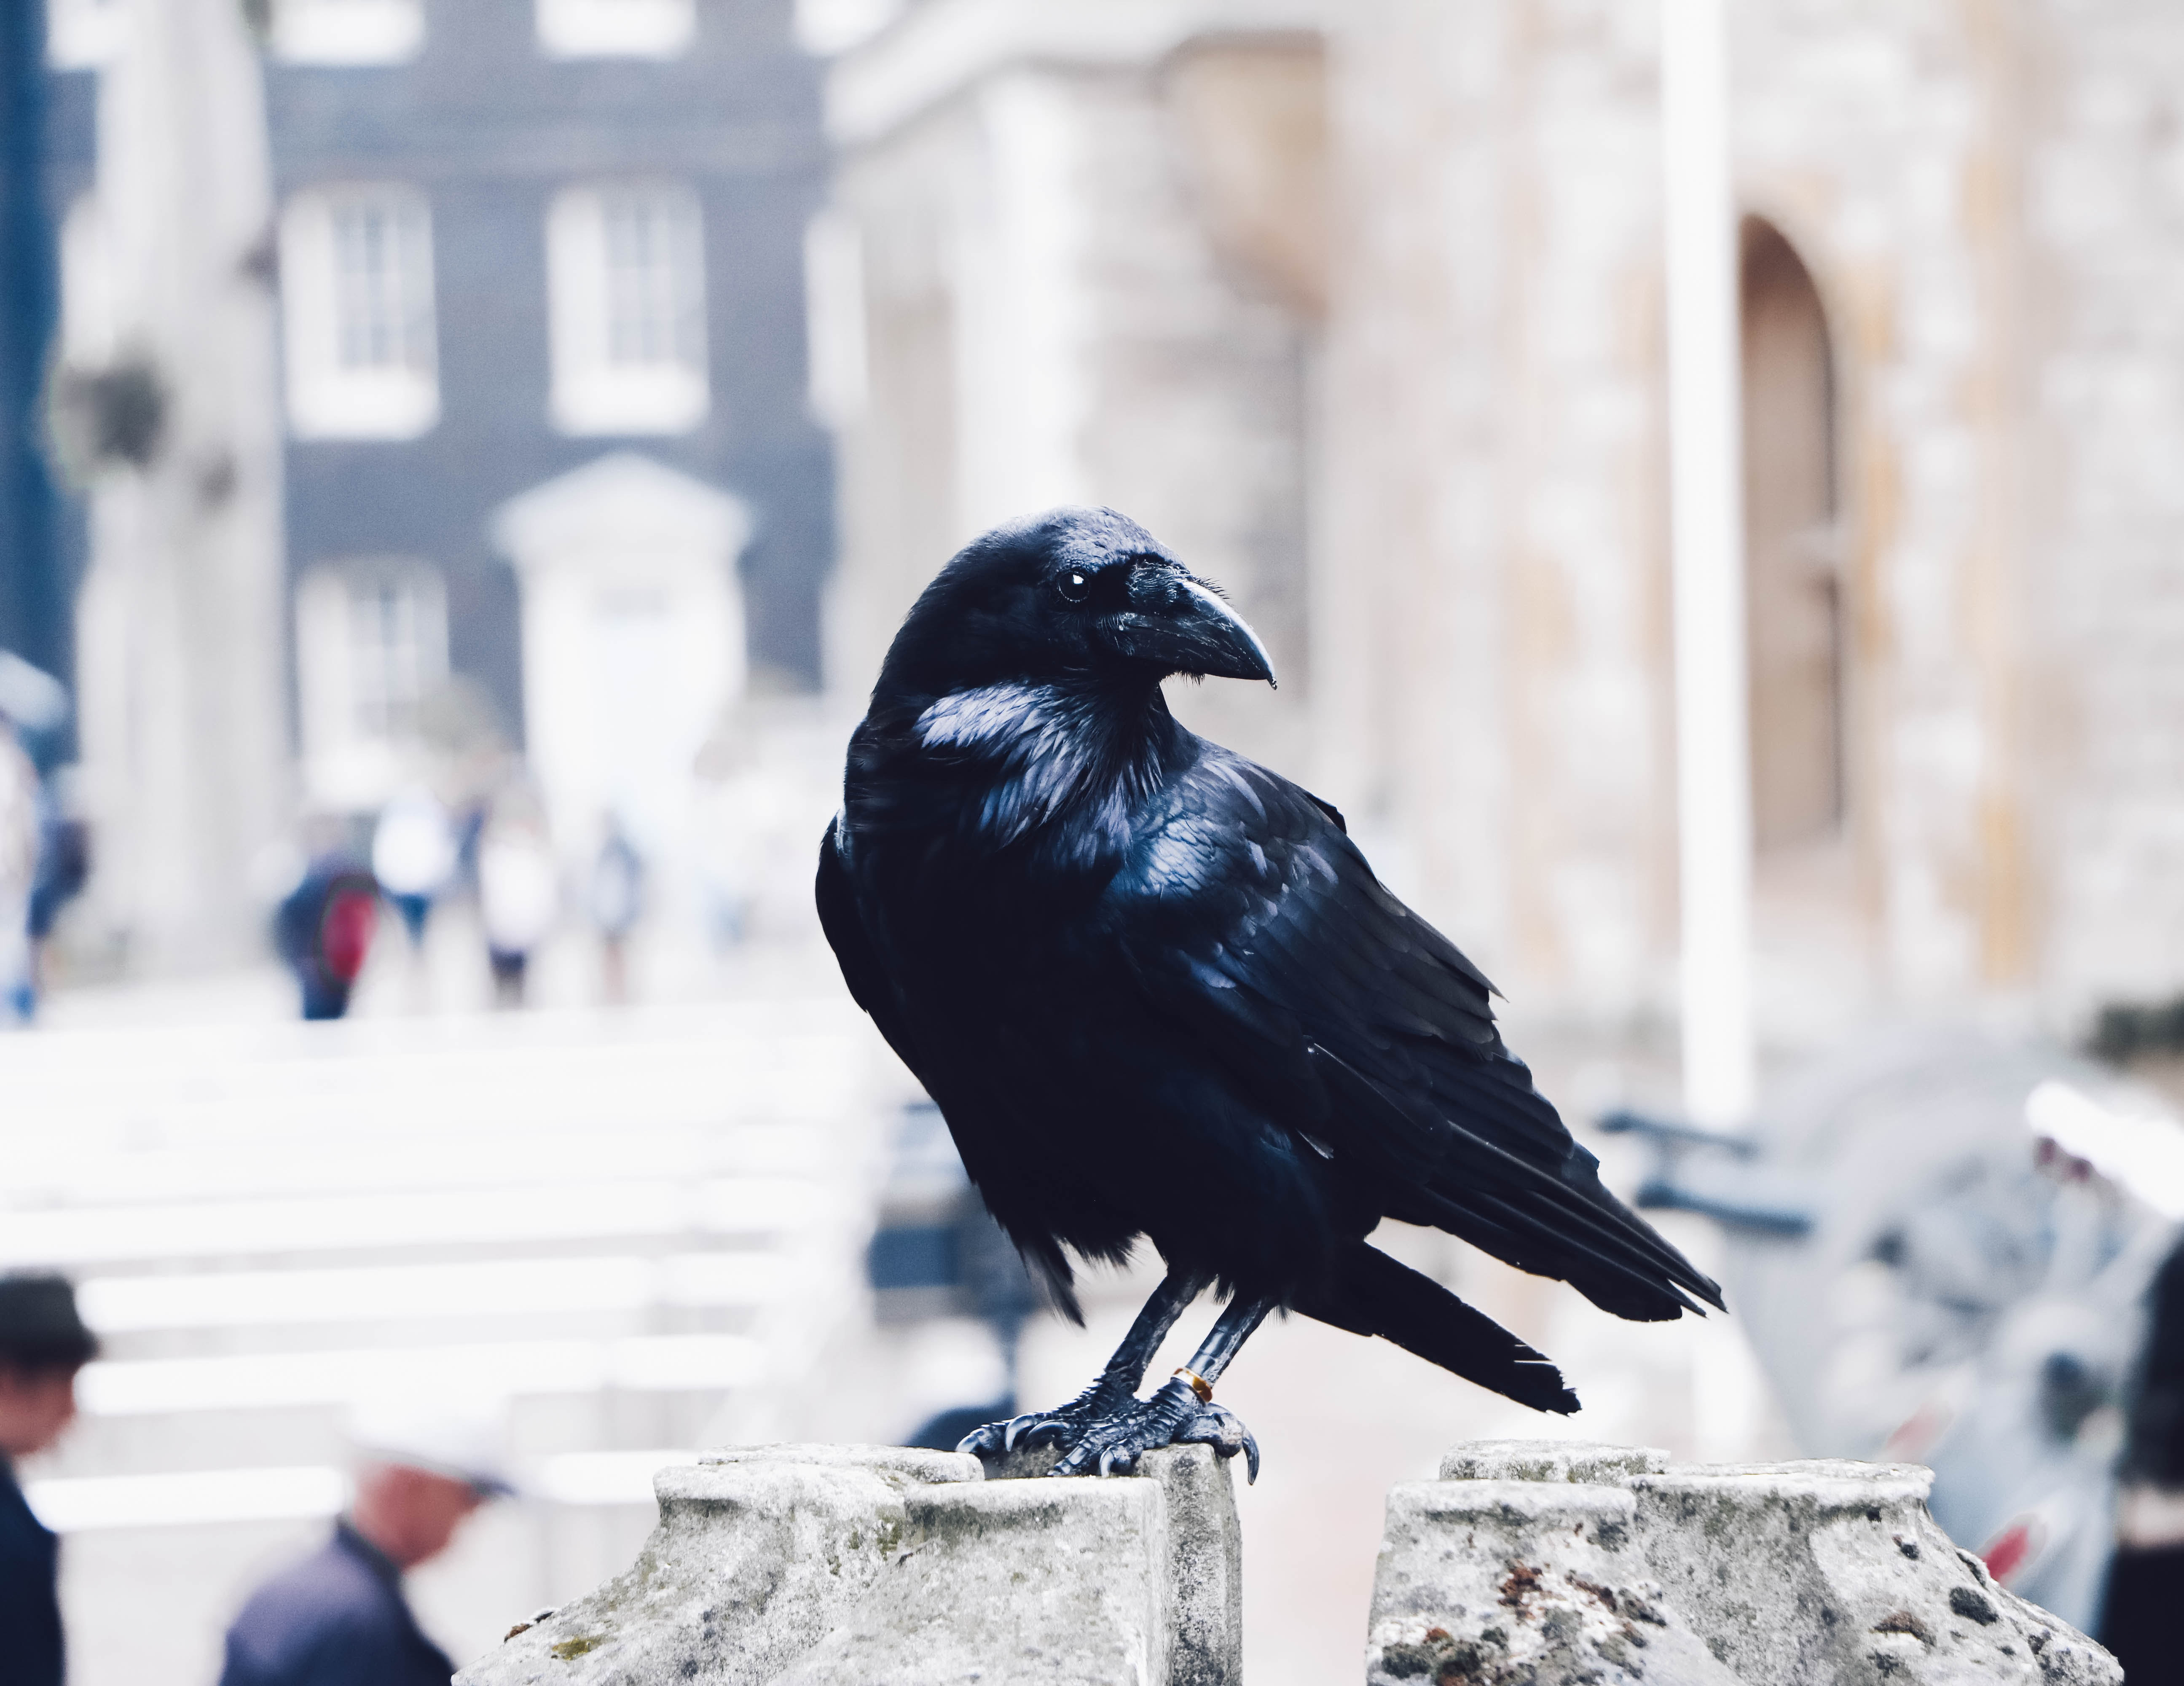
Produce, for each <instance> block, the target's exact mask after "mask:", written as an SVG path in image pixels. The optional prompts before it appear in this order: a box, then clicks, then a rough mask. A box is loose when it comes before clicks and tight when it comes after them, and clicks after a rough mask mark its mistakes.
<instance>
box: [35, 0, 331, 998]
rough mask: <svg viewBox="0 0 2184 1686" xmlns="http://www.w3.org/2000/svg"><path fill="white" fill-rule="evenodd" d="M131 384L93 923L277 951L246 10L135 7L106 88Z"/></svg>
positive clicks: (256, 120) (282, 723)
mask: <svg viewBox="0 0 2184 1686" xmlns="http://www.w3.org/2000/svg"><path fill="white" fill-rule="evenodd" d="M98 156H99V165H98V188H97V192H98V200H99V206H100V212H101V215H102V218H103V222H104V226H105V228H106V231H107V238H108V241H109V248H110V249H109V261H110V262H111V265H112V267H113V275H114V307H115V309H114V314H115V318H116V321H115V324H114V328H115V334H114V338H115V347H114V351H115V357H116V360H117V361H116V366H117V367H124V366H125V367H126V368H128V369H131V370H132V371H136V379H137V381H138V382H139V384H140V385H141V386H142V388H143V390H144V391H145V392H147V393H148V394H151V396H150V397H149V398H148V403H149V404H150V405H151V406H152V407H153V412H154V414H153V419H152V420H151V422H150V423H149V427H148V430H147V431H146V432H145V433H144V434H143V436H142V438H139V439H137V440H136V449H134V450H133V451H132V452H131V453H130V454H128V455H126V456H125V458H124V459H123V460H121V461H117V462H114V463H112V464H109V465H105V466H103V467H102V469H101V472H100V477H99V480H98V483H97V488H96V489H95V492H94V494H93V498H92V522H91V529H92V556H91V564H90V569H89V572H88V576H87V578H86V581H85V583H84V588H83V595H82V599H81V606H80V611H79V616H78V629H77V674H78V684H79V689H80V693H81V722H82V751H83V756H84V763H85V771H86V775H87V777H88V780H89V784H90V792H89V794H90V799H91V804H92V819H93V822H94V824H95V825H96V827H97V860H98V870H97V879H96V880H95V883H94V887H93V890H92V903H93V906H94V907H95V909H96V910H97V914H98V916H99V918H100V920H101V922H102V923H103V924H105V925H106V926H107V928H108V930H109V933H110V935H112V936H114V938H116V939H118V940H119V941H120V942H121V943H122V944H124V945H125V952H127V953H128V955H129V957H130V958H131V960H132V962H134V963H137V964H140V965H142V966H145V967H148V968H149V969H154V970H167V971H171V970H176V969H188V968H195V967H200V966H204V965H207V964H217V963H222V962H226V961H231V960H234V959H237V958H239V957H242V956H243V955H245V954H247V953H248V952H252V951H253V949H255V948H257V947H258V946H260V943H261V941H262V939H261V918H262V910H261V909H260V907H259V904H258V902H257V900H256V898H255V896H254V895H253V890H252V886H251V882H250V877H251V868H252V866H253V862H254V860H255V859H256V857H258V856H259V852H260V851H262V850H264V849H265V846H266V845H267V844H268V843H269V842H270V841H272V840H273V839H274V838H275V837H276V835H277V834H278V832H279V830H280V829H281V825H282V824H283V823H284V822H285V821H286V820H287V818H288V802H289V800H290V768H289V755H288V730H287V704H286V684H285V680H284V678H283V673H284V667H285V658H284V651H285V650H286V648H287V639H286V635H285V629H284V627H283V623H282V622H283V609H282V604H283V600H284V596H283V586H282V577H281V575H282V555H283V543H282V535H281V417H280V410H279V403H278V398H277V395H276V389H275V384H274V372H273V371H274V356H273V301H272V297H271V293H270V288H269V286H268V276H269V264H270V257H269V254H270V223H271V217H272V189H271V176H270V164H269V161H268V157H267V151H266V137H265V98H264V90H263V86H262V80H261V71H260V67H259V59H258V53H257V48H256V47H255V45H254V44H253V42H252V41H251V40H250V37H249V36H248V33H247V31H245V29H244V26H243V22H242V8H240V7H238V6H237V4H236V3H235V0H157V3H153V0H137V3H134V4H132V5H131V7H130V8H129V31H128V34H127V44H126V46H125V48H124V49H123V51H122V52H121V53H120V56H119V58H118V59H116V61H115V62H114V64H113V65H112V66H111V67H110V68H109V70H107V71H105V72H104V74H103V83H102V87H101V89H100V93H99V110H98Z"/></svg>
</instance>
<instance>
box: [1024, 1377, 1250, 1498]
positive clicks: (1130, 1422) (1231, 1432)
mask: <svg viewBox="0 0 2184 1686" xmlns="http://www.w3.org/2000/svg"><path fill="white" fill-rule="evenodd" d="M1163 1446H1211V1447H1212V1449H1214V1451H1215V1453H1216V1454H1218V1455H1219V1456H1221V1457H1223V1458H1233V1457H1234V1456H1235V1455H1236V1454H1238V1453H1239V1452H1241V1453H1242V1454H1244V1464H1245V1470H1246V1471H1248V1475H1247V1479H1249V1480H1251V1481H1256V1480H1258V1478H1259V1443H1258V1442H1257V1441H1256V1440H1254V1439H1253V1438H1251V1430H1250V1429H1248V1428H1246V1427H1245V1426H1244V1424H1243V1421H1242V1420H1241V1419H1240V1418H1239V1417H1238V1416H1237V1415H1236V1414H1235V1412H1234V1411H1232V1410H1229V1408H1228V1407H1227V1406H1226V1405H1217V1404H1213V1403H1212V1402H1211V1401H1210V1400H1209V1401H1206V1402H1205V1403H1202V1404H1201V1402H1200V1400H1199V1398H1198V1395H1197V1394H1195V1393H1193V1392H1192V1391H1191V1388H1190V1383H1189V1382H1186V1381H1184V1379H1183V1378H1182V1377H1181V1376H1177V1377H1175V1378H1174V1379H1173V1381H1171V1382H1167V1384H1166V1385H1165V1386H1164V1387H1162V1388H1160V1390H1159V1391H1158V1392H1156V1393H1154V1395H1153V1396H1152V1398H1150V1399H1132V1400H1130V1401H1129V1402H1128V1404H1125V1405H1124V1406H1123V1408H1122V1409H1121V1410H1118V1411H1117V1412H1115V1413H1114V1414H1113V1415H1112V1416H1110V1417H1108V1418H1107V1419H1106V1421H1102V1422H1098V1423H1094V1424H1092V1425H1090V1426H1088V1427H1087V1428H1086V1429H1084V1431H1083V1432H1082V1433H1080V1434H1079V1435H1078V1438H1077V1441H1076V1443H1075V1444H1073V1446H1072V1447H1071V1448H1070V1449H1069V1453H1068V1455H1067V1456H1066V1457H1065V1458H1063V1459H1062V1460H1061V1462H1060V1463H1058V1464H1056V1465H1055V1466H1054V1473H1055V1474H1056V1475H1058V1476H1073V1475H1089V1474H1090V1473H1092V1472H1093V1471H1095V1470H1096V1471H1099V1473H1100V1474H1101V1475H1109V1474H1112V1473H1114V1472H1115V1471H1121V1472H1123V1474H1126V1475H1127V1474H1128V1472H1129V1471H1132V1470H1134V1469H1135V1468H1137V1466H1138V1460H1139V1458H1140V1457H1142V1456H1144V1455H1145V1454H1146V1453H1147V1452H1155V1451H1158V1450H1159V1449H1161V1448H1162V1447H1163Z"/></svg>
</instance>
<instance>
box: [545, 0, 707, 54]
mask: <svg viewBox="0 0 2184 1686" xmlns="http://www.w3.org/2000/svg"><path fill="white" fill-rule="evenodd" d="M697 32H698V14H697V7H696V5H695V4H694V0H538V47H539V51H541V52H542V53H545V54H546V56H547V57H548V58H549V59H674V58H678V57H680V56H681V55H682V53H686V52H688V50H689V47H690V42H691V38H692V37H693V36H695V35H696V34H697Z"/></svg>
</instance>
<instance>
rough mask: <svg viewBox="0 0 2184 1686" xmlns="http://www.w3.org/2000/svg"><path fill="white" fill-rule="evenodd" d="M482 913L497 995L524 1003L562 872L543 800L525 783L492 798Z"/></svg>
mask: <svg viewBox="0 0 2184 1686" xmlns="http://www.w3.org/2000/svg"><path fill="white" fill-rule="evenodd" d="M477 879H478V916H479V918H480V919H481V920H482V922H483V923H484V925H485V944H486V958H487V961H488V962H489V963H491V965H492V967H493V997H494V999H495V1000H496V1001H497V1002H499V1004H500V1005H501V1006H503V1007H521V1006H522V1005H523V997H524V991H525V986H526V979H527V976H528V974H529V972H530V969H531V956H532V952H533V951H534V950H535V949H537V947H538V945H539V944H540V943H542V942H543V941H545V940H546V938H547V937H548V935H550V934H551V933H552V931H553V929H554V921H555V920H556V919H557V918H560V912H561V887H560V872H559V870H558V869H557V868H556V866H555V863H554V850H553V846H552V845H551V844H550V843H549V841H548V840H547V836H546V819H545V816H544V815H543V813H542V812H540V811H539V807H538V799H537V798H536V797H535V796H532V794H531V793H530V792H529V791H528V790H526V789H524V788H523V787H522V786H521V785H516V786H511V787H510V788H508V789H506V790H503V791H502V792H501V793H500V794H499V796H496V797H495V798H494V799H493V807H492V809H491V811H490V812H489V813H488V814H487V818H486V822H485V829H484V830H483V831H482V832H481V833H480V834H479V835H478V843H477Z"/></svg>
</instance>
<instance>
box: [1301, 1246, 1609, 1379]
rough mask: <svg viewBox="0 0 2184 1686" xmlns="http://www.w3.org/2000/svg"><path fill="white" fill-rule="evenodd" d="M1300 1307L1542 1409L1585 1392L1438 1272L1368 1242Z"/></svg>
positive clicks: (1345, 1259)
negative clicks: (1424, 1271)
mask: <svg viewBox="0 0 2184 1686" xmlns="http://www.w3.org/2000/svg"><path fill="white" fill-rule="evenodd" d="M1296 1309H1297V1310H1299V1311H1301V1312H1302V1313H1304V1315H1306V1316H1307V1317H1312V1318H1317V1319H1318V1320H1319V1321H1320V1322H1322V1323H1331V1324H1333V1325H1334V1326H1335V1327H1336V1328H1338V1329H1347V1330H1348V1331H1350V1332H1351V1334H1353V1335H1378V1336H1379V1337H1381V1338H1382V1339H1383V1340H1387V1341H1392V1342H1394V1343H1396V1345H1397V1346H1399V1347H1401V1348H1403V1350H1404V1351H1406V1352H1409V1353H1415V1354H1418V1356H1419V1357H1420V1358H1422V1359H1425V1360H1426V1361H1427V1362H1428V1363H1429V1364H1437V1365H1440V1367H1441V1368H1442V1369H1443V1370H1446V1371H1453V1372H1454V1373H1455V1374H1457V1375H1458V1376H1463V1378H1464V1380H1466V1381H1467V1382H1477V1383H1478V1384H1479V1386H1480V1387H1485V1388H1490V1389H1491V1390H1492V1391H1493V1392H1495V1393H1499V1394H1501V1395H1502V1397H1503V1398H1510V1399H1514V1400H1515V1401H1516V1402H1517V1403H1518V1404H1520V1405H1529V1406H1531V1407H1532V1409H1533V1410H1541V1411H1556V1412H1559V1413H1561V1414H1562V1415H1569V1414H1570V1413H1571V1412H1573V1411H1574V1410H1577V1409H1578V1399H1577V1395H1576V1394H1575V1393H1572V1392H1571V1391H1570V1390H1569V1388H1568V1387H1567V1386H1566V1385H1565V1384H1564V1383H1563V1376H1562V1372H1561V1371H1559V1370H1557V1369H1556V1368H1555V1366H1554V1365H1553V1363H1552V1361H1551V1360H1550V1359H1547V1358H1546V1355H1545V1354H1541V1353H1538V1352H1535V1351H1534V1350H1533V1349H1532V1348H1530V1347H1529V1346H1527V1345H1525V1344H1524V1342H1522V1341H1520V1340H1518V1338H1517V1337H1515V1336H1514V1335H1513V1334H1511V1333H1510V1332H1509V1331H1507V1329H1504V1328H1503V1327H1502V1326H1501V1325H1500V1324H1498V1323H1496V1321H1495V1320H1493V1319H1492V1318H1490V1317H1489V1316H1487V1315H1485V1313H1484V1312H1481V1311H1477V1310H1474V1309H1473V1308H1472V1307H1470V1306H1468V1305H1466V1304H1464V1303H1463V1301H1462V1300H1460V1299H1458V1298H1457V1297H1456V1296H1455V1295H1454V1294H1452V1293H1451V1292H1449V1291H1448V1290H1447V1289H1446V1288H1445V1287H1441V1285H1440V1283H1438V1282H1436V1281H1434V1280H1433V1278H1432V1277H1430V1276H1420V1275H1419V1274H1418V1272H1417V1271H1416V1270H1412V1269H1411V1268H1410V1267H1409V1266H1408V1265H1399V1264H1397V1263H1396V1261H1395V1260H1394V1259H1390V1258H1389V1257H1388V1255H1387V1254H1386V1253H1382V1252H1380V1251H1379V1250H1378V1249H1377V1248H1371V1247H1368V1246H1367V1245H1366V1244H1365V1243H1364V1242H1362V1241H1361V1242H1353V1243H1351V1246H1350V1247H1349V1248H1347V1249H1346V1251H1345V1252H1344V1253H1343V1254H1342V1259H1341V1263H1340V1266H1339V1267H1338V1270H1337V1273H1336V1276H1335V1280H1334V1282H1333V1283H1332V1285H1330V1286H1329V1287H1328V1288H1327V1289H1326V1290H1324V1291H1323V1292H1318V1293H1313V1294H1310V1295H1307V1296H1302V1297H1300V1298H1298V1300H1297V1302H1296Z"/></svg>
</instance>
